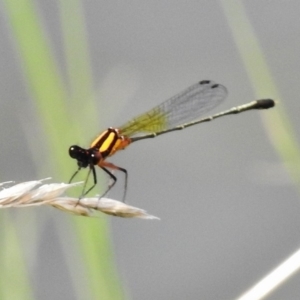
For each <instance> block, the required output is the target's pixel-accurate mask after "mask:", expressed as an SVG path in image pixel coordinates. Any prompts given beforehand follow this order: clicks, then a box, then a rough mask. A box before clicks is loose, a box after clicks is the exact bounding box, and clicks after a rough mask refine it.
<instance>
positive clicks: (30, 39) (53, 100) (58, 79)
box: [5, 0, 123, 299]
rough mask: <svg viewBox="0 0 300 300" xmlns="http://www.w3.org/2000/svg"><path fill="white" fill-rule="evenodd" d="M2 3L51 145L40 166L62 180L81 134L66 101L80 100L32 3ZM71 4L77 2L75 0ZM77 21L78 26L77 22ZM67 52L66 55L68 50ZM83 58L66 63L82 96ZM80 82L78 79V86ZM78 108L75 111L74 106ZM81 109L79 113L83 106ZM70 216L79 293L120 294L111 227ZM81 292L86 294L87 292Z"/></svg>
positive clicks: (86, 89)
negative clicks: (79, 267) (79, 268)
mask: <svg viewBox="0 0 300 300" xmlns="http://www.w3.org/2000/svg"><path fill="white" fill-rule="evenodd" d="M5 4H6V10H7V14H8V17H9V20H10V23H11V27H12V31H13V34H14V38H15V43H16V49H17V51H18V54H19V57H20V61H21V63H22V67H23V72H24V77H25V79H26V81H27V83H28V90H29V91H30V92H31V93H32V95H33V99H34V101H35V103H36V108H37V112H38V117H39V118H40V124H41V126H42V128H43V129H44V137H45V139H44V141H43V142H45V143H46V147H47V149H50V150H51V151H49V153H47V161H45V164H44V170H46V169H48V170H52V171H51V172H52V173H53V174H54V173H55V171H56V174H57V177H58V178H61V179H64V180H65V179H66V178H69V176H70V172H72V170H73V169H75V165H74V162H73V161H72V160H71V159H69V158H68V156H67V149H68V148H67V147H68V146H69V145H70V143H71V141H72V140H73V141H76V140H77V139H78V134H79V132H77V130H76V127H74V126H73V125H74V123H72V120H73V116H71V115H69V111H70V109H69V108H70V106H69V105H68V101H70V99H73V100H74V103H75V102H78V103H80V102H79V96H78V95H76V97H74V98H72V97H69V95H68V93H67V92H66V91H67V89H66V88H65V86H64V84H63V80H62V76H61V74H60V72H59V70H58V67H57V63H56V61H55V59H54V56H53V53H52V51H51V47H50V46H51V45H50V42H49V40H48V39H47V38H46V34H45V33H44V28H43V26H42V23H41V21H40V20H39V18H38V17H39V16H38V12H37V11H36V7H35V6H34V4H33V2H31V1H30V0H5ZM73 4H74V5H76V3H73ZM77 4H79V2H77ZM69 5H71V2H69ZM72 12H73V11H72ZM72 18H74V13H72V14H71V15H69V18H66V20H64V21H63V22H72ZM70 24H71V25H70ZM73 25H74V24H72V23H66V24H64V25H63V27H65V26H66V27H68V26H73ZM76 26H80V22H79V23H78V24H76ZM68 28H70V27H68ZM73 30H74V31H76V28H74V27H73ZM75 42H76V41H75ZM77 42H78V41H77ZM80 43H85V41H83V40H81V41H80ZM65 45H67V46H66V48H68V49H71V48H69V47H72V46H73V45H74V41H73V40H71V41H68V40H66V41H65ZM85 47H86V46H82V48H81V50H80V49H79V50H78V51H77V52H76V53H75V54H74V56H73V55H72V57H70V58H69V57H68V59H67V62H68V64H73V63H74V62H75V61H76V59H77V58H79V61H81V60H85V59H86V58H87V52H86V51H85V49H86V48H85ZM66 53H67V56H68V51H66ZM81 54H82V56H81ZM81 63H82V64H81V65H80V66H78V65H77V66H72V68H75V71H74V69H71V67H70V66H69V68H68V70H69V71H68V74H69V75H70V76H69V83H70V86H71V90H72V93H71V94H72V95H74V94H76V93H77V92H78V93H79V95H80V97H83V96H87V95H88V94H89V95H92V89H91V87H92V82H91V77H90V76H89V70H88V65H89V63H88V61H87V60H86V61H85V62H84V63H83V62H82V61H81ZM78 70H81V72H82V73H81V74H79V73H80V72H78ZM79 75H80V78H78V77H77V76H79ZM80 83H82V86H83V87H82V88H81V87H80ZM90 98H91V97H90ZM81 103H85V106H84V107H83V108H84V109H85V110H86V111H85V113H86V115H87V116H88V117H89V118H93V117H94V116H93V114H92V113H91V112H93V111H95V109H94V107H93V106H92V105H91V104H88V101H83V102H81ZM87 108H88V109H87ZM76 110H77V111H78V107H77V108H76ZM80 111H81V112H82V110H80ZM89 113H91V114H89ZM75 117H76V116H75ZM67 145H68V146H67ZM71 165H72V167H71ZM74 220H75V222H74V224H75V227H74V228H76V229H77V233H78V236H79V242H78V248H80V249H81V250H82V256H83V257H84V260H85V261H86V265H85V267H84V269H85V273H86V274H87V278H88V280H87V281H86V282H89V283H90V286H89V287H87V288H81V287H80V285H81V284H82V282H78V277H77V276H72V278H73V279H74V280H75V281H76V278H77V282H75V283H74V286H76V287H77V294H78V295H77V296H78V298H81V296H82V295H81V292H80V291H81V290H83V291H88V290H90V289H91V291H90V294H91V295H93V297H94V298H95V299H123V296H122V292H121V288H120V286H121V285H120V283H119V282H118V280H117V275H116V272H115V266H114V264H113V257H112V250H111V246H110V241H109V237H108V236H109V234H108V232H109V231H108V226H107V224H106V222H105V219H104V218H101V219H100V220H96V221H95V220H93V221H94V222H91V221H90V220H88V219H85V218H74ZM64 240H65V238H64ZM69 247H70V246H69ZM65 248H66V247H65ZM71 250H72V252H74V250H75V251H76V250H77V252H79V250H78V249H71ZM68 251H70V248H68V249H67V250H66V255H67V254H68ZM77 255H78V254H77ZM66 259H68V257H66ZM68 261H69V268H70V274H73V272H72V270H74V269H76V268H74V269H73V267H74V265H75V264H76V263H78V260H76V261H72V259H69V260H68ZM85 296H86V297H87V298H89V295H85ZM23 298H24V297H23Z"/></svg>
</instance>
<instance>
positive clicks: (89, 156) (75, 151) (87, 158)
mask: <svg viewBox="0 0 300 300" xmlns="http://www.w3.org/2000/svg"><path fill="white" fill-rule="evenodd" d="M69 155H70V156H71V157H72V158H74V159H76V160H77V164H78V167H80V168H86V167H87V166H88V165H90V164H92V165H96V164H97V163H98V161H99V157H98V156H99V155H98V153H96V152H95V150H93V149H83V148H81V147H79V146H77V145H73V146H71V147H70V148H69Z"/></svg>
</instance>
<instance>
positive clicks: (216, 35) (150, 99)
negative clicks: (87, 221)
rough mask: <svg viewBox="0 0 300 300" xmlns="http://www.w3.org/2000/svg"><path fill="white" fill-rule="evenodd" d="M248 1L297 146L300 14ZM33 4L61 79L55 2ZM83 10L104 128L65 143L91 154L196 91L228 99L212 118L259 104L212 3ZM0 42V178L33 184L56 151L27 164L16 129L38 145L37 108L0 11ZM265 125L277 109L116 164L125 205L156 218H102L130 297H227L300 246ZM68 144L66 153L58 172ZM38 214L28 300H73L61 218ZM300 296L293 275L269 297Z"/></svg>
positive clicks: (90, 4) (299, 222)
mask: <svg viewBox="0 0 300 300" xmlns="http://www.w3.org/2000/svg"><path fill="white" fill-rule="evenodd" d="M243 3H244V5H245V7H246V10H247V14H248V16H249V18H250V20H251V23H252V25H253V26H254V29H255V32H256V35H257V36H258V38H259V40H260V43H261V46H262V50H263V52H264V55H265V58H266V61H267V63H268V66H269V68H270V70H271V71H272V74H273V76H274V80H275V82H276V85H277V87H278V90H279V91H280V94H281V97H282V98H281V99H278V100H279V103H278V105H284V107H285V108H286V109H287V112H288V114H289V117H290V120H291V122H292V123H293V124H294V129H295V130H296V132H297V133H298V134H299V133H300V132H299V129H298V126H299V111H300V110H299V109H300V104H299V101H298V97H299V78H300V60H299V53H300V38H299V31H300V18H299V14H300V2H299V1H297V0H294V1H292V0H290V1H282V0H270V1H267V0H266V1H257V0H256V1H250V0H247V1H243ZM36 4H37V5H38V7H39V10H40V13H41V17H42V18H43V22H44V25H45V27H46V28H47V31H48V34H49V39H50V40H51V41H52V42H53V43H54V45H55V46H56V48H55V51H56V55H57V59H58V60H61V68H62V70H63V68H64V66H63V58H62V56H61V54H62V45H61V35H60V26H59V24H58V12H57V7H56V3H55V1H42V0H37V1H36ZM83 4H84V10H85V17H86V22H87V24H86V25H87V31H88V40H89V43H90V51H91V52H90V54H91V58H92V66H93V75H94V80H95V93H96V95H97V96H98V97H99V99H100V98H101V102H100V101H99V107H98V109H99V118H101V121H100V122H101V124H102V125H103V128H99V129H98V128H96V129H95V132H92V133H89V132H88V133H87V134H86V140H84V141H82V140H78V141H74V143H79V144H80V145H82V146H88V145H89V143H90V142H91V140H92V139H93V137H94V136H95V135H96V134H97V133H99V132H100V131H101V130H102V129H105V128H106V127H107V126H118V125H122V124H123V123H124V122H126V121H127V120H128V119H130V118H131V117H134V116H135V115H137V114H139V113H141V112H144V111H146V110H147V109H149V108H151V107H153V106H154V105H156V104H159V103H160V102H162V101H163V100H165V99H167V98H168V97H170V96H173V95H174V94H176V93H177V92H179V91H181V90H182V89H184V88H186V87H187V86H189V85H191V84H193V83H195V82H197V81H198V80H202V79H212V80H215V81H217V82H219V83H222V84H224V85H225V86H226V87H227V88H228V90H229V97H228V99H227V100H226V101H225V102H224V103H223V104H222V105H221V106H220V107H218V109H217V110H216V111H218V110H222V109H226V108H230V107H232V106H235V105H238V104H242V103H245V102H248V101H251V100H254V98H255V96H254V91H253V90H252V87H251V85H250V82H249V78H248V76H247V73H246V71H245V69H244V66H243V63H242V61H241V58H240V56H239V54H238V51H237V49H236V45H235V43H234V41H233V39H232V35H231V32H230V29H229V28H228V25H227V21H226V19H225V16H224V13H223V11H222V7H221V5H220V2H219V1H204V0H203V1H178V0H176V1H170V0H167V1H137V0H131V1H115V0H113V1H93V0H89V1H85V2H84V3H83ZM70 13H71V12H70ZM74 35H76V33H75V32H74ZM0 39H1V47H0V51H1V55H0V64H1V72H0V76H1V78H0V97H1V100H0V101H1V102H0V103H1V110H0V126H1V130H0V140H1V156H0V169H1V180H3V181H4V180H11V179H13V180H16V181H26V180H31V179H33V178H36V176H37V173H36V169H35V165H36V164H38V163H40V162H41V161H43V160H46V159H47V156H48V155H51V149H46V152H43V153H40V151H38V150H37V157H36V158H33V157H32V156H31V152H30V151H31V150H30V147H29V145H28V143H27V140H26V139H27V135H25V134H24V131H26V130H27V129H28V128H30V129H31V130H33V132H32V136H33V138H37V139H42V138H43V137H42V136H41V135H40V134H41V133H40V132H39V129H38V128H35V127H36V126H34V125H35V123H34V122H35V121H34V120H32V119H31V117H32V116H33V115H34V113H35V112H34V106H33V105H32V103H31V99H30V95H29V93H28V91H27V90H26V87H25V84H24V80H23V77H22V73H21V67H20V65H19V61H18V57H17V55H16V53H15V51H14V42H13V40H12V38H11V36H10V29H9V26H8V24H7V20H6V17H5V14H2V13H1V26H0ZM260 97H261V98H263V97H270V98H272V97H274V95H272V94H271V93H270V94H266V95H260ZM82 101H84V99H82ZM262 114H272V110H269V111H263V112H256V111H255V112H248V113H243V114H241V115H236V116H230V117H224V118H222V119H219V120H216V121H213V122H210V123H206V124H202V125H199V126H195V127H192V128H190V129H186V130H184V131H181V132H176V133H171V134H168V135H165V136H162V137H158V138H156V139H154V140H147V141H141V142H139V143H136V144H134V145H132V146H131V147H129V148H128V149H127V150H126V151H123V152H121V153H118V154H117V155H116V156H115V157H113V158H111V160H110V161H112V162H113V163H114V164H117V165H119V166H122V167H124V168H126V169H127V170H128V171H129V189H128V194H127V200H128V203H130V204H132V205H134V206H137V207H141V208H144V209H146V210H147V211H148V212H149V213H151V214H154V215H156V216H158V217H160V218H161V221H141V220H124V219H119V218H111V226H112V236H113V243H114V249H115V254H116V259H117V267H118V270H119V272H120V275H121V278H122V281H123V283H124V284H125V286H126V290H127V293H128V295H129V298H131V299H135V300H136V299H143V300H150V299H156V300H162V299H174V300H175V299H178V300H179V299H207V300H213V299H221V300H223V299H234V298H236V297H238V296H239V295H240V294H242V293H243V292H244V291H246V290H247V289H248V288H250V287H251V286H252V285H253V284H254V283H255V282H257V281H258V280H259V279H260V278H262V277H263V276H264V275H265V274H267V273H268V272H270V271H271V270H272V269H273V268H274V267H276V266H277V265H278V264H279V263H280V262H281V261H283V260H284V259H285V258H287V257H288V256H289V255H291V254H292V253H293V252H294V251H296V250H297V249H298V248H299V247H300V238H299V228H300V218H299V215H300V207H299V195H298V194H297V191H296V188H295V187H294V186H293V184H292V182H291V180H290V178H289V177H288V174H287V172H286V170H285V168H284V165H283V164H282V163H281V161H280V159H279V157H278V155H277V154H276V152H275V151H274V149H273V148H272V145H271V143H270V140H269V139H268V136H267V134H266V132H265V130H264V127H263V123H262V120H261V115H262ZM31 122H32V123H31ZM297 125H298V126H297ZM26 126H28V128H26ZM273 130H274V132H275V133H276V130H278V128H276V127H275V128H273ZM12 146H13V147H12ZM68 146H69V145H65V144H64V141H62V148H61V151H65V152H66V160H68V159H69V157H68V155H67V149H68ZM43 151H44V150H43ZM74 169H75V163H74ZM72 172H73V170H70V174H71V173H72ZM118 178H119V181H118V185H117V187H116V188H115V189H114V190H113V192H112V193H111V194H110V196H111V197H112V198H116V199H119V198H120V197H121V193H122V186H123V184H122V183H123V181H122V180H123V177H122V174H121V176H119V177H118ZM68 179H69V178H66V181H67V180H68ZM54 181H55V180H54ZM45 210H46V209H45ZM46 215H47V218H48V219H47V222H45V223H44V224H43V225H42V228H41V229H40V230H41V236H42V239H41V241H40V244H39V245H40V246H39V249H37V257H38V267H36V269H34V270H35V272H36V274H35V275H33V281H34V282H35V285H36V293H37V296H38V297H37V298H38V299H66V300H68V299H73V296H74V295H73V294H72V287H71V283H70V279H69V274H68V273H67V272H65V271H64V269H65V268H64V261H63V259H62V258H61V256H60V253H61V250H60V247H61V246H60V243H59V242H58V241H57V239H58V237H57V233H56V229H55V226H54V225H53V223H54V222H59V220H60V219H65V218H69V216H66V215H65V214H63V213H61V212H56V211H54V210H52V211H51V214H48V213H46ZM24 221H25V220H24ZM19 226H20V227H22V224H19ZM69 230H72V228H70V229H69ZM65 235H66V238H68V232H66V233H65ZM24 251H29V250H26V249H25V250H24ZM299 286H300V276H299V274H297V275H295V276H293V277H292V278H291V279H289V280H288V281H287V282H286V283H285V284H284V285H283V286H281V287H280V288H279V289H278V290H276V291H275V292H274V293H272V294H270V295H269V296H268V297H267V299H270V300H282V299H287V300H293V299H295V300H296V299H299V297H300V288H299Z"/></svg>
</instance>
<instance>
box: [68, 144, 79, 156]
mask: <svg viewBox="0 0 300 300" xmlns="http://www.w3.org/2000/svg"><path fill="white" fill-rule="evenodd" d="M78 152H79V147H78V146H76V145H73V146H71V147H70V148H69V155H70V156H71V157H72V158H76V157H77V156H78Z"/></svg>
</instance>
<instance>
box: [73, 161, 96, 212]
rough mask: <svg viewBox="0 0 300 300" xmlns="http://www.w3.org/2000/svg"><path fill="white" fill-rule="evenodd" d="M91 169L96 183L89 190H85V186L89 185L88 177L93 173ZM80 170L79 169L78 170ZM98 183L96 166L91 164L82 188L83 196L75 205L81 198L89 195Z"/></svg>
mask: <svg viewBox="0 0 300 300" xmlns="http://www.w3.org/2000/svg"><path fill="white" fill-rule="evenodd" d="M91 171H92V173H93V180H94V184H93V185H92V186H91V187H90V188H89V189H88V190H87V191H84V190H85V188H86V185H87V182H88V179H89V177H90V174H91ZM77 172H78V171H77ZM96 184H97V175H96V170H95V167H94V166H93V165H90V169H89V171H88V174H87V176H86V179H85V181H84V184H83V189H82V193H81V196H80V197H79V199H78V201H77V203H76V205H75V206H77V205H78V203H79V202H80V199H81V198H83V197H84V196H85V195H87V194H88V193H89V192H90V191H91V190H92V189H93V188H94V187H95V185H96Z"/></svg>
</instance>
